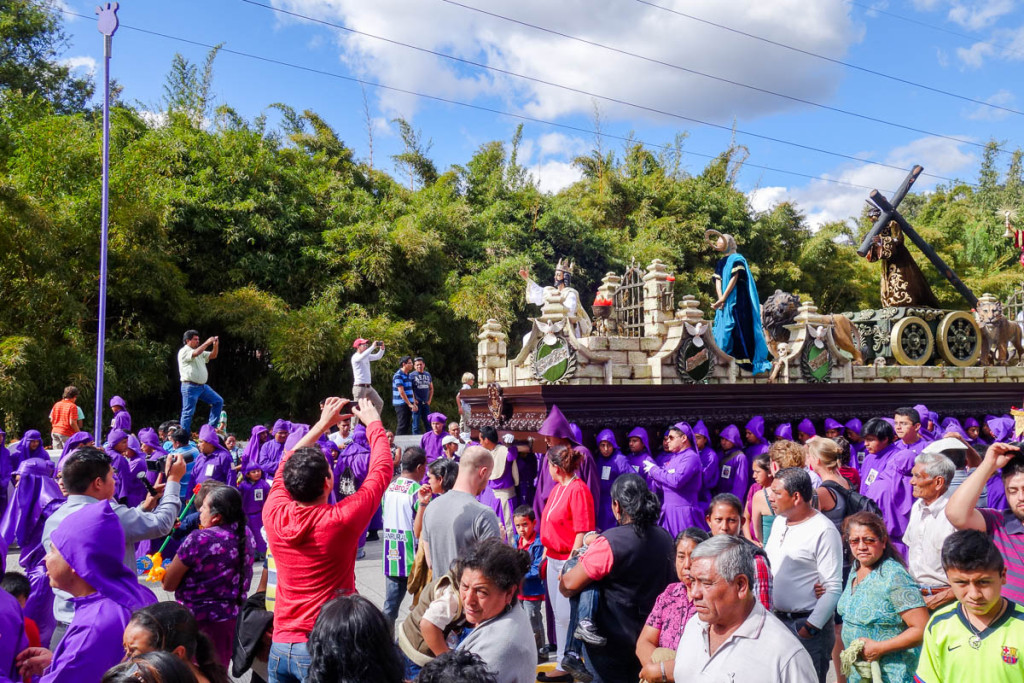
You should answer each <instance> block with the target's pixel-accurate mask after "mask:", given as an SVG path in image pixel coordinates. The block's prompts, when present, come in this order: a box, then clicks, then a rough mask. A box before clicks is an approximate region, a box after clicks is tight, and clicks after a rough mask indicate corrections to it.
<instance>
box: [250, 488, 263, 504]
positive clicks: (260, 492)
mask: <svg viewBox="0 0 1024 683" xmlns="http://www.w3.org/2000/svg"><path fill="white" fill-rule="evenodd" d="M252 498H253V500H256V501H260V500H263V489H256V490H255V491H253V492H252Z"/></svg>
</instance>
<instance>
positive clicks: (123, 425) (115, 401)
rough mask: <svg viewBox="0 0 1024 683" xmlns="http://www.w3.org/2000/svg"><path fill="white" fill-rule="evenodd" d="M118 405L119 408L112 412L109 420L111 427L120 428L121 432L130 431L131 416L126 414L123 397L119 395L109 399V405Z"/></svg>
mask: <svg viewBox="0 0 1024 683" xmlns="http://www.w3.org/2000/svg"><path fill="white" fill-rule="evenodd" d="M114 406H118V407H120V408H121V410H119V411H117V412H116V413H114V419H113V420H111V421H110V428H111V429H120V430H121V431H122V432H125V433H129V432H131V431H132V416H131V415H129V414H128V410H127V409H126V406H125V404H124V399H123V398H121V397H120V396H115V397H114V398H112V399H110V407H111V408H113V407H114Z"/></svg>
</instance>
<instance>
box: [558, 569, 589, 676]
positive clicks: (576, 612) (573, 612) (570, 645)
mask: <svg viewBox="0 0 1024 683" xmlns="http://www.w3.org/2000/svg"><path fill="white" fill-rule="evenodd" d="M579 561H580V559H579V558H578V557H573V558H571V559H570V560H569V561H567V562H566V563H565V567H563V568H562V574H563V575H564V574H565V573H566V572H568V571H569V570H570V569H572V568H573V567H575V566H576V565H577V564H579ZM569 605H570V609H569V628H568V629H567V632H566V634H565V648H564V652H573V653H575V654H577V655H579V656H583V641H581V640H580V639H579V638H577V637H576V627H577V626H579V623H580V622H581V621H582V620H584V619H586V620H587V621H589V622H591V623H593V622H594V619H595V617H596V616H597V605H598V593H597V587H596V585H592V586H590V587H589V588H584V589H583V590H581V591H580V592H579V593H577V594H576V595H574V596H572V597H571V598H569Z"/></svg>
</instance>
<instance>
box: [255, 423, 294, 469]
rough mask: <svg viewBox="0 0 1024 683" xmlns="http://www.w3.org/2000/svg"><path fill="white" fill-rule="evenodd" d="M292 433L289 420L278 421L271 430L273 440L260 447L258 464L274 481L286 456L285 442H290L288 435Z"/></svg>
mask: <svg viewBox="0 0 1024 683" xmlns="http://www.w3.org/2000/svg"><path fill="white" fill-rule="evenodd" d="M290 431H291V423H290V422H288V421H287V420H278V421H277V422H275V423H274V428H273V429H272V430H271V432H272V435H273V438H272V439H270V440H269V441H267V442H266V443H265V444H263V445H262V446H260V454H259V458H258V459H257V462H258V463H259V464H260V469H261V470H263V473H264V474H265V475H267V477H268V478H270V479H273V478H274V475H275V474H277V466H278V465H279V464H281V456H282V455H284V442H285V441H287V440H288V433H289V432H290Z"/></svg>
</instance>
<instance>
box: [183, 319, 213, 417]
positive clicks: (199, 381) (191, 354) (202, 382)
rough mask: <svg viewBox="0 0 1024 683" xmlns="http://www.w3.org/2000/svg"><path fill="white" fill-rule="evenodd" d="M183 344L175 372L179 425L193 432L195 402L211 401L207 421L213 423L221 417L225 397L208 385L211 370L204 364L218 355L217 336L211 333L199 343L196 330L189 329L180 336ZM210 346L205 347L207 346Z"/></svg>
mask: <svg viewBox="0 0 1024 683" xmlns="http://www.w3.org/2000/svg"><path fill="white" fill-rule="evenodd" d="M182 343H183V344H184V346H182V347H181V348H180V349H178V375H179V376H180V378H181V420H180V422H181V427H182V429H184V430H185V431H186V432H188V433H189V434H191V433H192V415H193V414H194V413H195V412H196V404H197V403H198V402H199V401H205V402H206V403H208V404H210V420H209V424H211V425H213V426H214V427H216V426H217V422H218V421H219V420H220V411H221V409H222V408H224V399H223V398H221V397H220V394H218V393H217V392H216V391H214V390H213V389H212V388H210V385H209V384H207V383H206V382H207V381H208V380H209V378H210V374H209V372H208V371H207V369H206V364H207V363H209V362H210V361H211V360H213V359H214V358H216V357H217V354H218V353H219V352H220V337H210V338H209V339H207V340H206V341H204V342H203V343H202V344H200V343H199V332H198V331H197V330H188V331H187V332H185V334H184V335H183V336H182ZM211 346H212V347H213V349H212V350H209V351H208V350H207V349H209V348H210V347H211Z"/></svg>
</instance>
